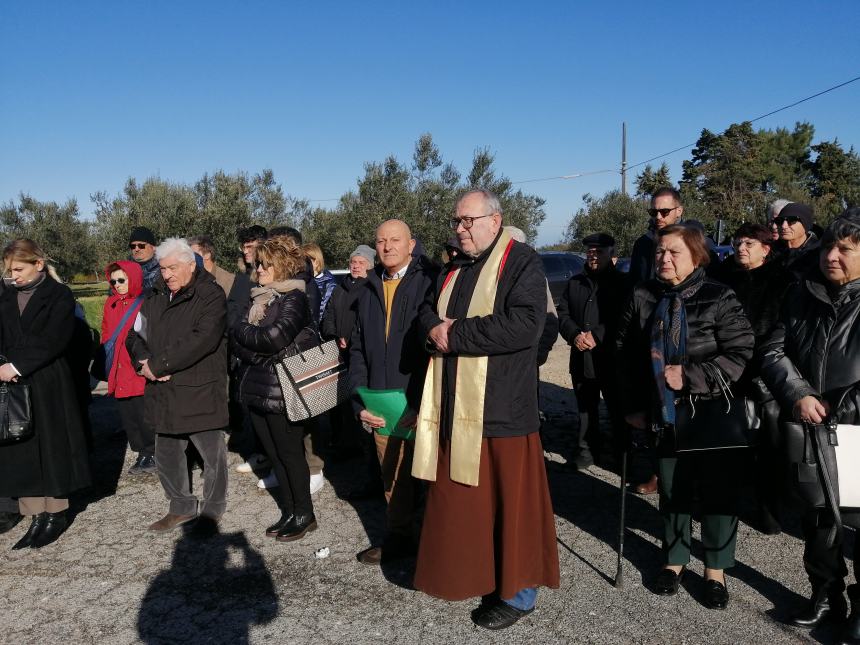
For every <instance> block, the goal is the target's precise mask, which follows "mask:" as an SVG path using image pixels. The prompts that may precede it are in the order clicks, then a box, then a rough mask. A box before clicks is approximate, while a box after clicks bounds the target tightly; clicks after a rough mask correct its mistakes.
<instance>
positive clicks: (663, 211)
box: [648, 206, 678, 217]
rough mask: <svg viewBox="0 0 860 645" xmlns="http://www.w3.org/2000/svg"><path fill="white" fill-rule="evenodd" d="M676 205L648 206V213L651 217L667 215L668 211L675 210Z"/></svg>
mask: <svg viewBox="0 0 860 645" xmlns="http://www.w3.org/2000/svg"><path fill="white" fill-rule="evenodd" d="M677 208H678V207H677V206H674V207H673V208H649V209H648V214H649V215H650V216H651V217H668V216H669V213H671V212H672V211H673V210H676V209H677Z"/></svg>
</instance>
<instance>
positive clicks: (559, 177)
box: [511, 76, 860, 184]
mask: <svg viewBox="0 0 860 645" xmlns="http://www.w3.org/2000/svg"><path fill="white" fill-rule="evenodd" d="M856 81H860V76H855V77H854V78H852V79H850V80H847V81H845V82H844V83H839V84H838V85H834V86H833V87H828V88H827V89H826V90H822V91H820V92H816V93H815V94H811V95H810V96H807V97H805V98H802V99H800V100H799V101H795V102H794V103H789V104H788V105H783V106H782V107H780V108H777V109H776V110H771V111H770V112H768V113H767V114H762V115H761V116H757V117H755V118H754V119H745V121H749V122H750V123H755V122H756V121H761V120H762V119H764V118H767V117H769V116H773V115H774V114H777V113H779V112H783V111H785V110H788V109H789V108H793V107H795V106H797V105H800V104H801V103H805V102H806V101H811V100H812V99H814V98H818V97H819V96H822V95H824V94H827V93H828V92H832V91H834V90H838V89H839V88H841V87H845V86H846V85H850V84H851V83H854V82H856ZM695 145H696V141H694V142H693V143H688V144H686V145H683V146H680V147H678V148H675V149H674V150H670V151H669V152H664V153H662V154H659V155H657V156H655V157H651V158H650V159H646V160H645V161H640V162H638V163H635V164H632V165H630V166H627V170H631V169H633V168H637V167H639V166H644V165H645V164H648V163H651V162H652V161H656V160H657V159H662V158H663V157H668V156H669V155H673V154H675V153H676V152H681V151H682V150H687V149H689V148H692V147H693V146H695ZM607 172H621V170H620V169H612V170H593V171H590V172H579V173H574V174H571V175H558V176H555V177H542V178H540V179H526V180H524V181H513V182H511V183H512V184H528V183H533V182H537V181H552V180H555V179H575V178H577V177H585V176H586V175H599V174H603V173H607Z"/></svg>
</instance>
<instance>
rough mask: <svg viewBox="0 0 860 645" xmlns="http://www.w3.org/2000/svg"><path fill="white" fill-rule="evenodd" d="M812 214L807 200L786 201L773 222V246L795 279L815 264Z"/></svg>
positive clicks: (816, 250) (815, 252)
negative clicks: (803, 201)
mask: <svg viewBox="0 0 860 645" xmlns="http://www.w3.org/2000/svg"><path fill="white" fill-rule="evenodd" d="M813 221H814V214H813V212H812V207H811V206H809V205H807V204H800V203H798V202H792V203H791V204H787V205H786V206H785V207H784V208H783V209H782V210H781V211H780V212H779V215H777V216H776V217H774V218H773V224H775V225H776V227H777V230H778V231H779V240H777V243H776V247H777V250H778V251H779V252H780V255H781V262H782V267H783V269H784V270H785V271H787V272H788V273H789V274H790V275H791V276H792V277H793V278H794V279H795V280H800V279H801V278H803V277H804V276H806V274H807V273H808V272H809V271H810V270H812V269H814V268H815V267H816V266H818V245H819V243H818V237H816V235H815V233H813V232H812V230H811V229H812V224H813Z"/></svg>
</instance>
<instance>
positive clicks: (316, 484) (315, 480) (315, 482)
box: [311, 473, 325, 495]
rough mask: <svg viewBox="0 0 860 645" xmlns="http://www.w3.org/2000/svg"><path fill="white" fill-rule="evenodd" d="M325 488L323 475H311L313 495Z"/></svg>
mask: <svg viewBox="0 0 860 645" xmlns="http://www.w3.org/2000/svg"><path fill="white" fill-rule="evenodd" d="M323 486H325V478H324V477H323V474H322V473H317V474H316V475H311V495H313V494H314V493H318V492H320V491H321V490H322V489H323Z"/></svg>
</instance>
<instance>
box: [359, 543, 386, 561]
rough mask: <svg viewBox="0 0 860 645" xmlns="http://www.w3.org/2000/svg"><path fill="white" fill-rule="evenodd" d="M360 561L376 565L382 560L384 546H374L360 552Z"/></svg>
mask: <svg viewBox="0 0 860 645" xmlns="http://www.w3.org/2000/svg"><path fill="white" fill-rule="evenodd" d="M358 561H359V562H361V563H362V564H371V565H376V564H379V563H380V562H382V547H381V546H372V547H370V548H369V549H365V550H364V551H362V552H361V553H359V554H358Z"/></svg>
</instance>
